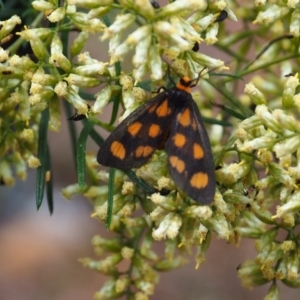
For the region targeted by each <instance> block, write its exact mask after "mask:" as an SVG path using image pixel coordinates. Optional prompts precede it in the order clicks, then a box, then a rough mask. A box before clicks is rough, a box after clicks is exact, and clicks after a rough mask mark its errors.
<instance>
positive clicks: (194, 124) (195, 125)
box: [192, 119, 197, 131]
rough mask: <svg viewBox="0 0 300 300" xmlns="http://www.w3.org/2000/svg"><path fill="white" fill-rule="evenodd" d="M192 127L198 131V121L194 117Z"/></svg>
mask: <svg viewBox="0 0 300 300" xmlns="http://www.w3.org/2000/svg"><path fill="white" fill-rule="evenodd" d="M192 128H193V129H194V130H195V131H196V130H197V124H196V121H195V120H194V119H193V122H192Z"/></svg>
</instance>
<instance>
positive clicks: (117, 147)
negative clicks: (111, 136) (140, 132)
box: [110, 141, 126, 160]
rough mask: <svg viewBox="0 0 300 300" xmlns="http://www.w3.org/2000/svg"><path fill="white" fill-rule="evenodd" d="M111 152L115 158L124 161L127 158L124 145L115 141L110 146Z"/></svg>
mask: <svg viewBox="0 0 300 300" xmlns="http://www.w3.org/2000/svg"><path fill="white" fill-rule="evenodd" d="M110 151H111V153H112V155H113V156H115V157H117V158H119V159H121V160H123V159H124V157H125V156H126V150H125V148H124V146H123V144H122V143H120V142H117V141H114V142H112V144H111V146H110Z"/></svg>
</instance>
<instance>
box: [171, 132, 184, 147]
mask: <svg viewBox="0 0 300 300" xmlns="http://www.w3.org/2000/svg"><path fill="white" fill-rule="evenodd" d="M173 140H174V144H175V146H176V147H179V148H181V147H183V146H184V145H185V143H186V137H185V136H184V135H183V134H181V133H176V134H175V135H174V136H173Z"/></svg>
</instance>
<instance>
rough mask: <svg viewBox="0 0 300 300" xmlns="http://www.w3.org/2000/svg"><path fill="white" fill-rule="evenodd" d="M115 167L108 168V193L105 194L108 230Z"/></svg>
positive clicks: (107, 226) (108, 226) (111, 209)
mask: <svg viewBox="0 0 300 300" xmlns="http://www.w3.org/2000/svg"><path fill="white" fill-rule="evenodd" d="M115 174H116V169H115V168H109V179H108V195H107V198H108V199H107V218H106V224H105V225H106V228H107V229H108V230H109V228H110V224H111V219H112V213H113V205H114V190H115Z"/></svg>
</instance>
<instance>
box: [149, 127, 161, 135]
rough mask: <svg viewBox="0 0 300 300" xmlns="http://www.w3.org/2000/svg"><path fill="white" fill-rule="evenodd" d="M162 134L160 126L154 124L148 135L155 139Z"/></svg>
mask: <svg viewBox="0 0 300 300" xmlns="http://www.w3.org/2000/svg"><path fill="white" fill-rule="evenodd" d="M160 132H161V130H160V126H159V125H157V124H152V125H151V126H150V128H149V131H148V135H149V136H150V137H152V138H155V137H157V136H158V135H159V134H160Z"/></svg>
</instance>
